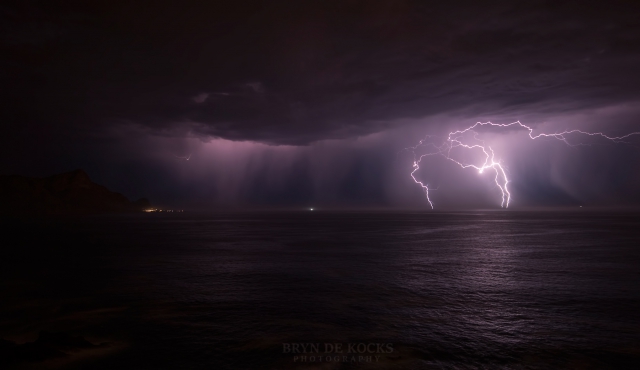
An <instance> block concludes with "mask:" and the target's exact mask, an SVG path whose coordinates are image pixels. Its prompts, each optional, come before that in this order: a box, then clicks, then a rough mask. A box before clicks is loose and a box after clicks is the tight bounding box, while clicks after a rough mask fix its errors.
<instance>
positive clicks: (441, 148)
mask: <svg viewBox="0 0 640 370" xmlns="http://www.w3.org/2000/svg"><path fill="white" fill-rule="evenodd" d="M483 126H486V127H497V128H509V127H515V128H523V129H526V130H527V131H529V138H531V139H532V140H535V139H538V138H540V137H549V138H554V139H557V140H560V141H562V142H564V143H565V144H567V145H569V146H579V145H588V144H584V143H580V142H578V143H570V142H569V140H568V139H567V136H568V135H587V136H595V137H600V138H602V139H605V140H608V141H611V142H614V143H617V144H620V143H628V142H626V141H624V139H627V138H629V137H631V136H633V135H640V132H632V133H630V134H627V135H624V136H608V135H605V134H603V133H602V132H586V131H581V130H569V131H563V132H558V133H554V134H545V133H541V134H538V135H534V134H533V129H532V128H531V127H529V126H527V125H524V124H522V123H520V121H516V122H512V123H507V124H499V123H492V122H476V123H475V124H474V125H472V126H469V127H468V128H466V129H464V130H458V131H453V132H450V133H449V135H448V136H447V138H446V140H444V142H443V143H442V144H440V145H436V144H434V143H433V142H432V141H429V140H428V139H431V138H433V137H434V136H427V137H425V138H424V139H422V140H420V142H419V143H418V145H416V146H414V147H409V148H406V149H407V150H411V151H412V153H413V171H411V178H412V179H413V181H414V182H415V183H416V184H418V185H420V186H421V187H422V188H423V189H424V192H425V194H426V196H427V201H428V202H429V205H430V206H431V209H433V202H432V201H431V199H430V198H429V190H434V189H430V188H429V184H424V183H423V182H422V181H420V180H418V179H416V177H415V173H416V172H417V171H418V170H419V169H420V161H422V158H424V157H426V156H432V155H440V156H442V157H444V158H446V159H448V160H450V161H452V162H453V163H455V164H457V165H458V166H460V167H462V168H474V169H476V170H477V171H478V172H479V173H481V174H482V173H483V172H484V170H487V169H492V170H494V171H495V174H496V176H495V179H494V180H495V183H496V185H497V186H498V188H499V189H500V191H501V192H502V202H501V203H500V206H501V207H503V208H507V207H509V202H510V201H511V193H510V192H509V189H508V187H507V185H508V184H509V179H508V178H507V173H506V171H505V169H504V167H503V166H502V164H501V163H500V161H496V159H495V153H494V151H493V149H492V148H491V147H490V146H488V145H486V144H485V143H484V141H482V140H480V139H479V138H478V133H477V132H476V131H475V129H477V128H479V127H483ZM468 134H472V135H473V137H472V138H471V140H473V141H474V142H469V141H468V140H469V138H468V137H465V136H468ZM424 147H432V148H433V151H431V152H428V153H425V154H421V155H419V156H418V155H417V154H416V151H417V150H418V149H419V148H424ZM454 148H463V149H469V150H473V149H479V150H480V151H482V153H483V154H484V162H483V163H482V165H475V164H467V163H463V162H461V161H458V160H456V159H454V158H452V157H451V150H452V149H454Z"/></svg>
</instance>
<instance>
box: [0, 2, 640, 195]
mask: <svg viewBox="0 0 640 370" xmlns="http://www.w3.org/2000/svg"><path fill="white" fill-rule="evenodd" d="M1 11H2V24H3V26H2V36H1V37H2V38H1V48H2V51H3V52H2V53H1V54H2V56H1V57H0V65H1V67H2V68H1V72H0V76H1V78H2V85H3V88H2V90H1V92H0V94H1V95H0V97H1V98H2V100H3V108H2V110H1V111H0V115H1V116H0V117H1V118H2V121H3V126H4V127H5V129H3V131H4V135H3V137H2V144H3V151H4V152H5V154H4V155H3V158H2V160H1V161H0V165H1V167H0V168H1V169H2V171H3V172H31V173H33V174H46V173H47V172H53V171H58V170H62V169H67V168H68V167H71V166H74V167H75V166H78V167H84V168H86V169H87V171H88V172H89V173H90V174H92V173H93V176H94V177H96V178H97V180H100V181H103V182H104V183H106V184H107V185H111V186H112V187H115V188H117V190H121V191H124V192H125V193H127V192H128V193H135V194H137V193H138V192H141V193H144V192H147V193H148V192H150V193H151V195H149V196H150V197H152V198H153V196H154V195H155V196H156V198H159V199H164V200H166V201H167V202H169V201H178V200H180V199H183V200H184V199H187V198H189V197H192V198H194V199H193V201H194V202H196V200H195V197H196V196H195V195H196V194H199V195H198V196H200V197H201V199H202V198H206V199H217V201H216V202H218V203H219V202H220V201H221V200H223V199H224V200H226V201H230V202H235V203H248V204H255V203H259V204H263V203H264V204H308V203H312V202H320V203H326V204H347V203H349V204H357V205H364V204H369V205H383V206H385V205H394V204H396V205H408V204H417V203H419V202H422V201H423V200H422V197H423V195H422V194H421V193H420V189H419V188H418V189H412V190H411V191H409V192H407V190H406V189H408V188H409V186H411V184H409V183H406V182H405V180H406V174H407V165H408V166H409V172H410V168H411V160H410V158H407V157H406V156H405V154H403V153H402V149H403V148H404V147H407V146H409V145H413V144H415V142H416V141H417V140H419V139H420V138H421V137H423V136H424V135H425V134H430V133H433V134H440V135H442V134H445V133H446V132H447V130H451V129H458V128H460V127H461V126H468V125H469V124H473V123H474V122H476V121H487V120H492V121H500V122H502V123H506V122H512V121H515V120H521V121H523V122H526V123H527V124H529V125H531V126H532V127H534V128H536V129H546V130H551V131H555V130H564V129H572V128H582V129H593V130H598V131H603V130H604V131H607V132H610V133H611V134H623V133H626V132H629V131H637V130H638V129H639V127H640V125H639V124H638V118H640V112H638V109H637V108H636V102H638V100H639V98H640V27H638V23H637V19H638V15H640V5H638V4H637V2H631V1H613V2H611V1H609V2H590V3H586V2H556V1H533V2H527V3H526V4H523V3H518V2H508V1H489V2H460V1H447V2H444V3H443V2H434V3H428V2H421V1H415V2H414V1H362V2H360V1H318V2H315V1H311V2H306V1H290V2H287V1H277V2H248V1H233V2H224V1H223V2H189V1H180V2H162V3H159V2H144V1H142V2H135V3H132V2H120V1H108V2H106V1H105V2H102V1H97V2H88V3H87V2H78V3H75V4H74V3H73V2H64V3H58V2H37V1H36V2H13V3H7V4H5V5H3V6H2V8H1ZM509 135H510V134H509ZM503 136H504V135H503ZM505 137H506V136H504V137H503V138H502V140H503V141H504V139H505ZM372 138H376V139H375V140H374V139H372ZM363 140H364V141H363ZM496 140H498V141H500V139H496ZM356 142H359V143H360V144H358V145H355V144H354V143H356ZM363 143H366V145H365V144H363ZM531 145H534V144H531ZM535 145H538V146H537V147H532V149H531V152H530V153H529V155H528V156H527V157H526V158H525V157H522V158H521V159H522V160H521V162H519V163H520V164H517V165H516V164H515V162H514V163H513V164H512V165H511V169H510V171H512V173H513V174H514V175H515V176H514V184H513V185H514V189H515V190H516V192H518V193H519V195H520V199H521V200H522V201H523V203H527V202H524V200H525V199H528V200H529V203H531V204H533V203H543V204H556V203H557V204H578V203H581V202H584V201H585V200H588V199H596V198H597V199H602V202H605V203H606V202H607V201H609V200H607V199H610V198H612V199H614V200H617V201H618V202H626V201H628V200H631V201H632V203H633V202H637V201H638V197H637V196H632V195H631V194H632V193H633V190H631V188H633V187H634V186H635V185H638V184H640V183H639V181H640V180H639V179H638V177H637V175H634V174H635V173H637V169H638V159H637V156H638V154H637V150H636V151H634V149H632V148H626V149H619V148H616V149H611V148H610V146H604V148H608V149H603V147H601V146H598V147H597V148H596V149H594V150H592V151H590V152H589V151H588V150H585V149H584V148H583V149H578V151H584V152H585V153H583V154H580V155H579V156H576V158H573V157H574V156H575V154H571V153H575V151H574V152H565V149H566V148H560V149H549V148H541V147H540V145H543V146H544V145H547V144H538V143H536V144H535ZM548 145H552V146H553V148H557V147H556V145H557V143H552V144H548ZM225 147H228V148H232V149H228V150H227V152H226V154H224V153H223V152H224V150H226V149H220V148H225ZM214 148H218V149H214ZM504 148H505V151H508V152H509V153H512V154H511V156H510V158H512V159H511V160H512V161H515V160H516V158H519V156H520V154H514V153H513V150H512V149H515V147H513V146H511V147H510V146H509V145H508V144H505V145H504ZM520 148H522V146H521V147H520ZM540 150H542V151H543V152H540V153H542V154H539V155H534V154H531V153H538V151H540ZM550 150H551V151H553V150H557V151H558V152H557V153H558V154H557V155H555V156H554V157H553V158H550V159H549V158H548V156H549V153H551V152H550ZM192 151H195V157H194V160H193V161H189V163H188V165H190V166H195V165H194V164H193V163H200V167H199V169H198V170H195V169H192V170H190V171H191V172H188V174H183V175H184V176H185V178H189V179H191V184H189V185H187V184H186V183H189V181H186V182H175V181H176V180H175V179H176V178H179V177H180V176H182V175H180V174H181V173H183V172H182V171H184V170H183V169H178V167H175V166H176V165H186V163H184V162H183V163H180V164H178V163H174V162H175V160H176V159H177V158H176V156H178V157H179V156H184V155H187V154H190V153H191V152H192ZM526 152H527V150H526V148H525V150H524V151H523V152H521V153H526ZM206 153H209V154H206ZM240 153H254V156H257V158H259V160H258V159H255V158H254V159H252V158H253V157H252V155H250V154H246V155H244V156H243V155H240ZM255 153H258V154H255ZM265 153H270V154H265ZM398 153H400V154H398ZM567 153H568V154H567ZM598 153H599V154H598ZM220 156H222V157H223V158H225V159H224V160H214V159H210V161H212V163H214V162H215V163H217V164H216V165H214V164H205V163H204V162H203V158H218V157H220ZM593 156H595V159H594V158H593ZM577 157H580V158H581V159H578V158H577ZM233 158H236V159H233ZM238 158H244V159H243V160H240V159H238ZM320 158H322V160H320ZM621 158H624V159H625V161H626V163H627V164H626V165H624V166H623V164H621V162H620V161H621ZM583 160H584V161H583ZM171 161H174V162H171ZM216 161H217V162H216ZM581 161H582V162H581ZM598 161H601V162H602V163H601V166H605V167H607V168H609V172H610V174H609V175H608V176H607V177H605V178H606V179H617V180H615V181H613V180H611V181H609V180H606V181H604V180H602V181H601V180H598V181H595V180H594V181H593V182H591V183H590V184H589V186H587V187H586V188H587V189H591V188H593V190H580V189H585V188H584V187H580V186H578V185H576V182H578V183H580V182H581V183H583V184H584V181H580V180H577V181H575V179H583V180H584V179H591V177H590V176H591V175H588V174H590V173H593V172H592V170H593V168H586V167H585V166H587V165H585V163H592V164H593V163H598ZM320 162H322V163H324V164H322V165H321V164H320ZM314 163H315V164H314ZM563 163H564V164H563ZM569 163H570V164H569ZM563 166H565V167H570V168H572V172H571V173H570V174H569V173H568V172H567V171H566V170H563V169H562V168H564V167H563ZM618 166H620V168H618ZM183 167H184V166H183ZM436 167H437V165H435V164H434V165H433V168H432V169H434V170H435V168H436ZM587 167H588V166H587ZM25 168H29V170H27V171H25V170H24V169H25ZM238 168H244V170H242V174H240V173H238V171H239V170H238ZM599 168H600V167H599ZM525 169H526V170H525ZM234 171H235V172H234ZM442 171H445V172H447V171H449V170H447V169H443V170H442ZM447 173H449V172H447ZM143 174H144V175H143ZM562 174H566V176H565V177H563V176H562ZM624 174H626V175H624ZM424 175H425V176H427V174H426V173H425V174H424ZM398 176H405V177H404V180H398V178H399V177H398ZM457 176H462V178H458V177H457ZM464 176H467V175H459V174H458V173H457V172H455V173H453V174H452V173H449V177H448V178H450V179H452V180H451V181H453V182H455V181H457V180H460V181H461V183H466V182H468V181H466V180H464ZM474 176H475V175H474ZM620 176H623V177H624V178H625V179H626V180H625V181H624V182H621V181H620V180H619V179H620V178H621V177H620ZM134 178H135V179H136V180H135V181H134V180H132V179H134ZM214 178H216V179H217V180H214ZM222 178H226V180H221V179H222ZM234 178H235V179H236V180H233V179H234ZM439 178H440V177H439ZM601 178H602V177H598V179H601ZM151 179H153V180H151ZM269 179H271V180H269ZM525 179H526V180H525ZM571 179H574V181H572V180H571ZM408 180H409V181H411V179H410V178H409V179H408ZM454 180H455V181H454ZM234 181H235V182H234ZM469 181H470V180H469ZM223 183H225V184H226V185H222V184H223ZM159 184H163V185H162V186H160V185H159ZM196 184H197V185H196ZM216 184H217V185H216ZM225 187H226V189H227V190H224V189H223V188H225ZM196 188H197V189H196ZM453 188H455V186H450V187H449V189H453ZM462 188H464V189H460V192H462V193H464V194H470V192H472V190H470V188H466V187H465V186H462ZM212 189H217V190H215V191H214V190H212ZM231 189H233V191H232V190H231ZM465 189H466V190H465ZM473 189H475V190H473V191H476V190H477V191H481V190H478V188H477V187H475V188H473ZM491 191H492V190H486V192H489V193H486V194H484V193H483V194H484V195H482V194H481V195H480V196H479V199H483V201H480V202H478V203H477V204H476V205H477V206H486V205H487V204H491V203H490V202H489V201H488V199H491V198H492V197H493V195H492V194H491ZM229 192H233V194H234V195H231V193H229ZM460 192H458V194H460ZM481 192H482V191H481ZM186 193H188V194H189V196H186V195H184V194H186ZM441 193H442V195H441V197H443V198H442V199H449V201H448V203H450V204H454V203H456V199H458V201H459V203H465V202H467V203H465V204H469V203H468V201H469V200H470V199H478V197H477V196H475V195H469V196H468V197H464V196H463V197H461V198H460V196H458V197H456V196H453V195H451V196H449V195H446V193H447V192H446V191H441ZM180 194H183V195H180ZM603 194H609V198H607V196H605V195H603ZM611 194H615V195H614V196H611ZM142 195H148V194H142ZM594 197H595V198H594ZM214 203H215V202H214ZM523 203H521V204H523ZM420 204H423V203H420Z"/></svg>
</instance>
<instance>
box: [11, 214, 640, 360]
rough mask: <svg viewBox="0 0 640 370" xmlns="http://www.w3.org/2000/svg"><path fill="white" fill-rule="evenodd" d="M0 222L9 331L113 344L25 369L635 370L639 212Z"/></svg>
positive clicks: (23, 338) (20, 337)
mask: <svg viewBox="0 0 640 370" xmlns="http://www.w3.org/2000/svg"><path fill="white" fill-rule="evenodd" d="M3 226H4V230H3V235H4V236H5V239H4V241H3V243H2V244H3V246H2V262H1V267H2V272H1V273H0V276H1V277H2V284H1V286H0V289H1V293H2V303H1V307H0V313H1V315H2V316H1V317H2V319H1V321H0V336H2V337H3V338H5V339H9V340H12V341H14V342H17V343H23V342H28V341H33V340H35V339H36V337H37V336H38V332H39V331H40V330H47V331H51V332H64V333H69V334H72V335H82V336H84V337H85V338H87V339H88V340H89V341H91V342H93V343H102V342H106V344H105V345H104V346H101V347H100V349H99V350H88V351H87V350H85V351H84V352H83V351H76V352H74V351H71V352H69V356H68V357H65V358H64V359H55V360H45V361H41V362H21V363H17V364H15V363H14V366H16V367H33V368H45V367H62V368H90V369H177V368H181V369H201V368H202V369H205V368H206V369H295V368H305V369H306V368H313V369H353V368H372V369H383V368H398V369H404V368H406V369H422V368H425V369H430V368H434V369H438V368H445V369H467V368H486V369H502V368H504V369H550V368H568V369H620V368H640V218H639V217H638V214H634V213H568V212H557V213H544V212H529V213H519V212H469V213H410V212H405V213H384V212H379V213H323V212H299V213H245V214H225V215H222V214H220V215H207V216H205V215H197V216H196V215H189V214H179V215H156V214H152V215H142V216H126V217H93V218H86V219H82V220H59V221H55V222H54V221H42V220H41V221H37V222H35V221H29V222H26V221H24V222H15V221H14V222H5V223H4V225H3ZM283 343H288V344H290V345H291V344H293V343H319V344H320V352H323V349H324V348H323V344H324V343H343V345H344V346H345V347H347V346H348V344H349V343H357V344H359V343H364V344H365V345H367V344H369V343H384V344H391V346H392V347H391V348H392V349H393V351H392V352H391V353H381V352H380V351H378V350H377V349H376V350H375V352H377V353H374V354H371V353H366V354H358V353H355V356H353V357H352V356H351V354H350V355H349V356H348V357H347V360H346V361H345V357H342V355H341V356H339V357H335V356H333V357H332V358H331V360H330V361H328V362H327V361H326V359H325V358H323V359H322V360H320V356H321V355H324V353H314V352H313V351H310V352H309V351H307V352H308V353H306V354H293V353H283V351H284V349H285V345H283ZM370 348H373V347H370ZM387 348H388V347H387ZM345 349H346V348H345ZM303 355H306V356H307V358H306V362H302V360H301V356H303ZM296 356H298V357H296ZM311 356H315V357H314V362H311ZM357 356H372V358H371V359H370V360H371V362H367V361H368V359H367V358H366V357H365V358H364V359H362V358H359V357H357ZM375 356H378V357H375ZM354 358H355V362H353V361H354Z"/></svg>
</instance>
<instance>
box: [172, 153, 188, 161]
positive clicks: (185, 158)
mask: <svg viewBox="0 0 640 370" xmlns="http://www.w3.org/2000/svg"><path fill="white" fill-rule="evenodd" d="M174 156H175V157H176V158H180V159H184V160H186V161H188V160H189V159H191V154H189V156H187V157H179V156H177V155H174Z"/></svg>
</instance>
